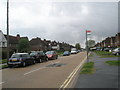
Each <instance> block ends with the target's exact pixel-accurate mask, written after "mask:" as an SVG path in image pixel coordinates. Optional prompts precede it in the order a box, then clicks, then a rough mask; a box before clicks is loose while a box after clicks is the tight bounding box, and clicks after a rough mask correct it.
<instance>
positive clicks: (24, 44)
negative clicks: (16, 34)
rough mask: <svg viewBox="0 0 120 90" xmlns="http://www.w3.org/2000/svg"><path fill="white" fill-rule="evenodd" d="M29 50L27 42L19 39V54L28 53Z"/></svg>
mask: <svg viewBox="0 0 120 90" xmlns="http://www.w3.org/2000/svg"><path fill="white" fill-rule="evenodd" d="M29 49H30V45H29V41H28V40H27V39H20V40H19V43H18V51H19V52H28V51H29Z"/></svg>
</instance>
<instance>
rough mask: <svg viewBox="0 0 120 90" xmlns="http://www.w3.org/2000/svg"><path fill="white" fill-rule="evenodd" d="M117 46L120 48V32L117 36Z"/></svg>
mask: <svg viewBox="0 0 120 90" xmlns="http://www.w3.org/2000/svg"><path fill="white" fill-rule="evenodd" d="M115 46H116V47H120V32H119V33H117V34H116V36H115Z"/></svg>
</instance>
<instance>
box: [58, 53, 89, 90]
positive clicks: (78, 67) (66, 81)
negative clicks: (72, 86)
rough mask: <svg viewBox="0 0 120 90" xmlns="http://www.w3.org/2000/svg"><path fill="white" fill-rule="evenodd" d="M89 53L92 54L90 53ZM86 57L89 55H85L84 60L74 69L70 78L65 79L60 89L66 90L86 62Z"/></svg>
mask: <svg viewBox="0 0 120 90" xmlns="http://www.w3.org/2000/svg"><path fill="white" fill-rule="evenodd" d="M89 55H90V53H89ZM86 59H87V57H85V58H84V60H83V61H82V62H81V63H80V64H79V65H78V66H77V67H76V68H75V69H74V70H73V72H72V73H71V74H70V75H69V76H68V78H67V79H66V80H65V81H64V83H63V84H62V85H61V86H60V88H59V90H64V89H65V88H66V87H67V86H68V85H69V83H70V82H71V80H72V79H73V77H74V76H75V74H76V73H77V71H78V70H79V69H80V68H81V66H82V65H83V64H84V63H85V61H86Z"/></svg>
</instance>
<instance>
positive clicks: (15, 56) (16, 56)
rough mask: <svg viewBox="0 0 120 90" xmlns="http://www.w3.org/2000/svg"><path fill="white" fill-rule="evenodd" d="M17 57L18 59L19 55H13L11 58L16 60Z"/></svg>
mask: <svg viewBox="0 0 120 90" xmlns="http://www.w3.org/2000/svg"><path fill="white" fill-rule="evenodd" d="M18 57H20V55H19V54H13V55H12V56H11V58H18Z"/></svg>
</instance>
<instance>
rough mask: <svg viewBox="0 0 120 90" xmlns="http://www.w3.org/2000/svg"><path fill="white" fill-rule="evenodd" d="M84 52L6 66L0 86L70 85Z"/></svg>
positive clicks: (43, 86)
mask: <svg viewBox="0 0 120 90" xmlns="http://www.w3.org/2000/svg"><path fill="white" fill-rule="evenodd" d="M85 57H86V52H80V53H78V54H73V55H70V56H63V57H59V58H58V59H56V60H50V61H48V62H43V63H36V64H35V65H30V66H27V67H18V68H7V69H3V70H1V72H2V82H0V85H1V84H2V88H60V89H61V88H62V87H68V85H69V86H70V83H71V82H72V80H73V77H74V76H75V74H76V72H77V70H78V69H79V67H80V65H81V63H82V62H83V61H85Z"/></svg>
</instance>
